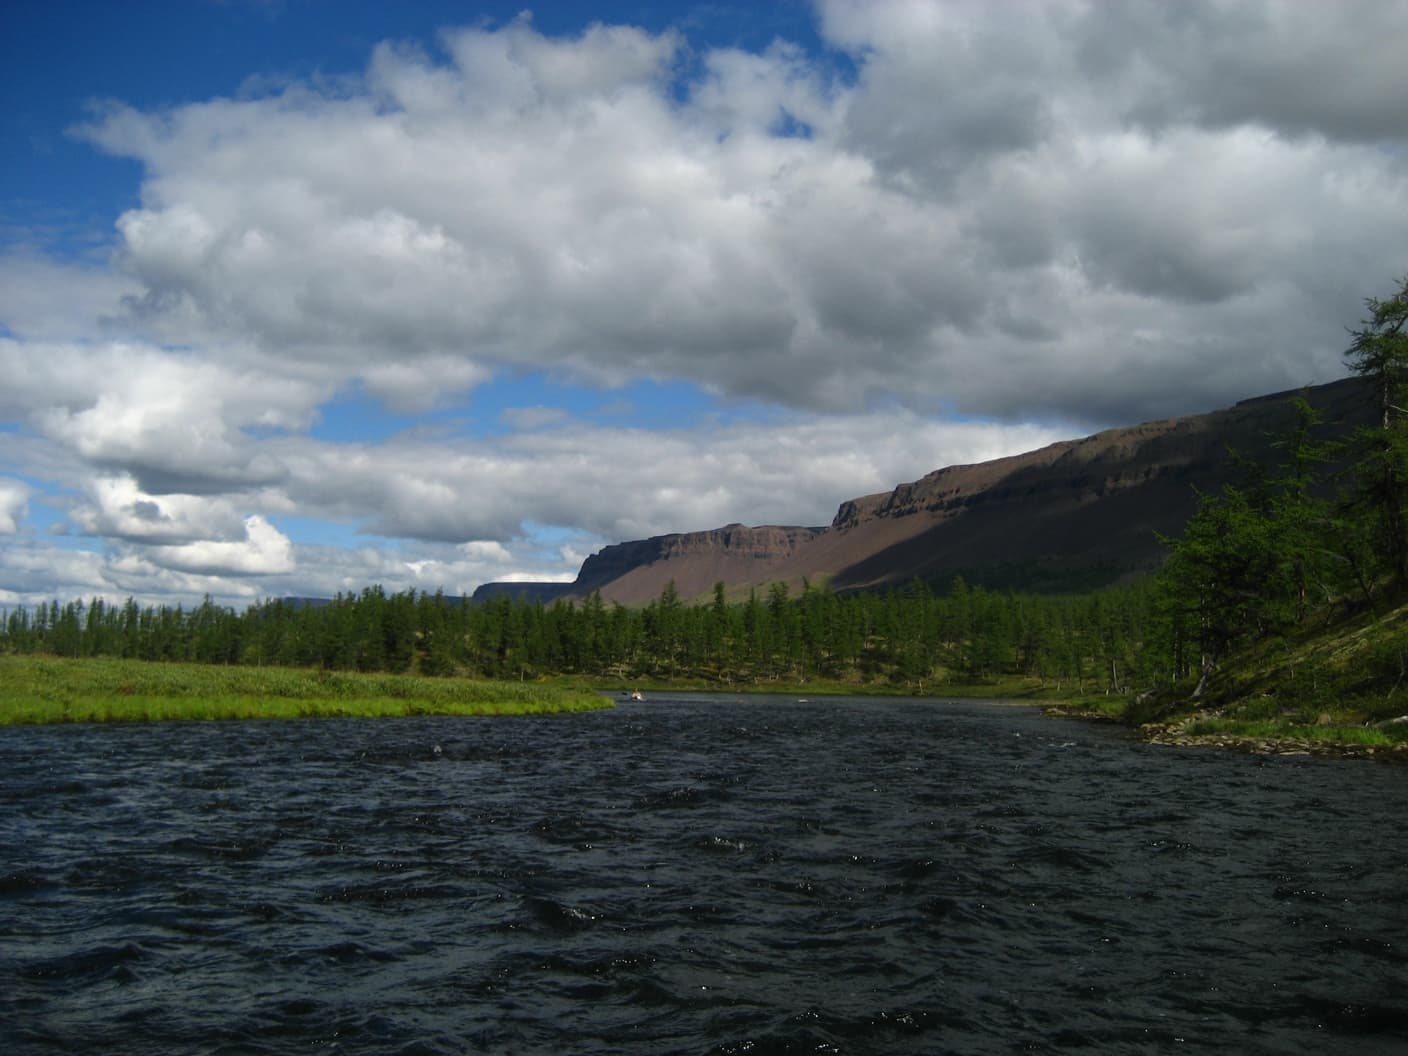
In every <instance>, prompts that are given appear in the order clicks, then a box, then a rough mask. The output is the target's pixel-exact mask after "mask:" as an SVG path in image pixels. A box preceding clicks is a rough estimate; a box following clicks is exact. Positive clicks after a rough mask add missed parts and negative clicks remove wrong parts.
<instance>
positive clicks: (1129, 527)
mask: <svg viewBox="0 0 1408 1056" xmlns="http://www.w3.org/2000/svg"><path fill="white" fill-rule="evenodd" d="M1363 392H1364V390H1363V388H1362V384H1361V383H1360V382H1359V381H1357V380H1356V379H1346V380H1344V381H1339V382H1334V383H1332V384H1329V385H1322V386H1318V387H1316V388H1312V389H1309V390H1306V392H1305V395H1306V396H1307V398H1308V399H1309V400H1310V402H1311V403H1312V404H1313V405H1314V406H1315V407H1316V408H1318V409H1319V410H1320V411H1321V412H1322V413H1323V414H1324V415H1325V417H1326V418H1327V419H1328V420H1329V421H1331V422H1333V423H1336V424H1335V425H1334V426H1333V427H1332V431H1333V432H1342V431H1343V430H1344V429H1346V428H1348V427H1351V426H1354V425H1358V424H1363V423H1365V422H1367V420H1368V417H1367V412H1368V409H1369V401H1368V400H1367V399H1365V397H1364V395H1363ZM1300 394H1301V393H1299V392H1286V393H1277V394H1275V395H1272V396H1263V397H1258V398H1256V399H1251V400H1243V401H1242V402H1241V403H1238V404H1237V405H1236V406H1234V407H1230V408H1227V409H1225V410H1220V411H1214V412H1212V413H1210V414H1201V415H1193V416H1190V417H1186V418H1171V419H1166V420H1164V421H1157V422H1146V423H1144V424H1143V425H1136V426H1130V427H1126V428H1119V429H1109V430H1106V431H1104V432H1101V433H1096V434H1095V435H1094V436H1089V437H1085V438H1084V439H1080V440H1067V441H1063V442H1061V443H1056V444H1051V445H1050V446H1048V447H1044V448H1042V449H1040V450H1038V451H1031V452H1028V453H1026V454H1022V455H1014V456H1012V457H1009V458H1001V459H996V460H994V461H991V462H982V463H978V464H976V465H967V466H949V467H948V468H946V469H940V470H937V471H936V472H933V473H930V474H928V475H927V476H924V477H921V478H920V479H919V480H917V481H913V482H912V483H908V484H901V485H899V486H898V487H897V488H895V489H894V490H893V491H890V492H884V493H880V494H877V495H867V496H864V497H861V498H857V499H851V500H849V501H847V502H843V503H842V504H841V506H840V508H839V509H838V510H837V513H836V517H835V519H834V520H833V521H832V523H831V525H830V526H829V527H826V528H797V527H776V526H764V527H757V528H748V527H745V526H743V525H741V524H733V525H728V526H727V527H724V528H719V529H715V530H713V531H707V532H688V533H683V534H677V535H666V536H656V537H654V538H651V539H644V540H639V541H635V542H628V543H618V544H616V545H614V546H608V547H606V548H604V549H603V550H601V551H600V552H598V553H596V554H593V555H592V556H591V557H589V558H588V559H587V560H586V561H585V562H584V563H583V565H582V570H581V572H580V573H579V575H578V577H577V580H576V581H575V582H574V583H570V584H552V585H549V584H531V585H529V584H486V585H485V586H483V587H481V588H480V589H479V590H478V591H476V592H475V597H476V598H482V597H487V596H492V595H494V594H500V593H519V592H523V593H526V594H528V596H531V597H537V598H543V599H544V600H547V599H548V598H551V597H577V598H580V597H585V596H586V595H587V594H589V593H591V591H593V590H600V591H601V595H602V597H603V598H604V599H606V600H608V601H619V602H621V603H623V604H627V605H629V604H640V603H643V602H646V601H649V600H650V599H652V598H656V597H658V596H659V595H660V592H661V591H662V590H663V589H664V588H665V585H666V584H667V583H669V582H671V581H673V582H674V584H675V587H676V589H677V590H678V591H679V593H680V595H681V596H682V597H684V598H686V599H689V598H697V597H702V596H704V595H706V594H707V593H708V592H709V591H711V590H712V589H713V585H714V584H715V583H717V582H719V581H720V580H722V581H723V582H724V583H725V584H727V586H728V588H729V593H730V595H731V596H733V597H735V598H736V597H739V596H740V595H746V593H747V591H748V590H749V589H750V588H753V587H765V586H767V585H768V584H770V583H773V582H777V581H781V582H785V583H787V584H789V586H791V587H793V588H794V589H796V588H798V587H800V585H801V581H802V579H803V578H804V577H805V578H809V579H810V580H811V581H812V582H814V583H816V582H821V581H827V582H829V583H830V584H831V586H832V587H833V588H834V589H837V590H847V589H865V588H874V587H884V586H888V585H891V584H896V583H903V582H906V581H908V580H910V579H913V578H915V577H919V578H921V579H926V580H931V581H946V580H947V579H949V578H951V577H952V576H954V575H957V574H962V575H964V576H966V577H968V578H969V579H970V580H973V581H978V582H987V583H989V584H992V585H1000V586H1013V587H1025V588H1029V589H1042V588H1061V587H1076V586H1080V587H1088V586H1092V585H1096V584H1098V583H1101V582H1110V581H1112V580H1114V579H1117V578H1119V577H1121V576H1125V575H1129V574H1132V573H1136V572H1139V571H1142V570H1145V569H1148V568H1151V567H1153V566H1154V565H1155V564H1156V563H1157V562H1158V561H1159V560H1160V558H1161V556H1162V553H1163V547H1162V545H1161V544H1160V543H1159V541H1158V533H1163V534H1165V535H1168V534H1176V533H1177V532H1179V531H1180V530H1181V529H1182V526H1183V524H1184V523H1185V522H1186V521H1187V519H1188V517H1189V516H1190V515H1191V514H1192V512H1193V510H1194V508H1195V506H1196V503H1197V496H1196V492H1195V490H1194V489H1195V488H1197V489H1201V490H1204V491H1210V490H1216V489H1217V488H1218V487H1220V486H1221V485H1222V484H1223V483H1224V482H1225V481H1226V480H1228V479H1229V473H1230V472H1231V471H1230V470H1229V468H1228V465H1227V451H1228V448H1229V447H1231V448H1234V449H1236V450H1237V451H1239V452H1240V453H1241V454H1243V455H1244V456H1246V457H1249V458H1254V459H1257V460H1259V461H1263V462H1267V461H1270V460H1272V457H1273V454H1274V452H1273V451H1272V448H1271V440H1270V437H1271V435H1274V434H1277V433H1281V432H1284V431H1285V430H1286V429H1287V428H1289V426H1290V425H1291V424H1292V423H1293V421H1294V411H1293V408H1292V403H1291V401H1292V399H1293V398H1294V397H1295V396H1297V395H1300Z"/></svg>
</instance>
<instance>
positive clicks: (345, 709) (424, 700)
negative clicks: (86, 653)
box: [0, 656, 610, 725]
mask: <svg viewBox="0 0 1408 1056" xmlns="http://www.w3.org/2000/svg"><path fill="white" fill-rule="evenodd" d="M609 706H610V702H609V701H607V700H605V699H604V698H603V697H601V696H599V695H598V694H595V693H590V692H586V691H573V690H570V689H565V688H561V687H553V686H542V685H535V684H533V683H519V682H486V681H478V680H466V679H457V678H422V677H417V676H411V675H384V674H382V675H362V674H356V673H353V672H344V671H317V670H304V669H299V668H281V667H222V666H215V665H204V664H174V663H146V662H143V661H140V660H109V659H93V660H60V659H53V658H47V657H20V656H0V725H18V724H32V723H52V722H151V721H159V720H167V719H179V720H192V719H194V720H211V719H299V718H322V717H330V716H359V717H384V716H406V715H528V714H542V713H547V712H559V711H585V710H589V709H592V708H600V707H609Z"/></svg>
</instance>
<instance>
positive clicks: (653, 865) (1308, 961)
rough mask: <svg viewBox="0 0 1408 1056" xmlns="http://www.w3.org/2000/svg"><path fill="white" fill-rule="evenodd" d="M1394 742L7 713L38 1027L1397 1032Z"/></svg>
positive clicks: (993, 730)
mask: <svg viewBox="0 0 1408 1056" xmlns="http://www.w3.org/2000/svg"><path fill="white" fill-rule="evenodd" d="M1405 817H1408V767H1403V766H1400V765H1389V764H1384V763H1375V762H1371V761H1359V760H1341V761H1332V760H1323V759H1313V758H1297V757H1257V756H1250V755H1243V754H1237V753H1232V752H1223V751H1217V750H1198V749H1178V748H1168V747H1160V746H1155V745H1147V744H1143V743H1140V742H1138V741H1136V740H1135V739H1133V738H1132V737H1131V736H1130V735H1129V734H1128V733H1127V732H1124V731H1122V730H1120V729H1118V728H1115V727H1109V726H1102V725H1091V724H1083V723H1079V722H1075V721H1069V720H1057V719H1050V718H1046V717H1044V716H1042V715H1040V714H1038V713H1036V712H1035V711H1033V710H1031V709H1027V708H1020V707H1010V706H1002V705H995V704H983V703H974V702H944V701H936V700H926V701H917V700H895V699H859V698H852V699H823V700H818V701H813V702H804V701H797V700H795V699H774V698H758V697H754V698H741V697H726V696H717V695H698V694H696V695H683V694H681V695H678V696H672V697H668V698H666V697H659V698H652V699H648V700H647V701H645V702H643V703H622V704H620V705H619V706H618V707H616V708H615V709H613V710H610V711H604V712H595V713H588V714H578V715H564V716H547V717H536V718H485V719H466V718H419V719H381V720H353V719H348V720H312V721H306V722H290V721H286V722H232V723H169V724H157V725H120V726H51V727H30V728H9V729H3V730H0V1038H3V1048H4V1051H5V1052H6V1053H9V1054H30V1053H74V1052H94V1053H98V1052H101V1053H151V1054H166V1053H172V1054H174V1053H193V1052H199V1053H222V1054H223V1053H230V1054H235V1053H241V1054H243V1053H249V1054H259V1053H285V1052H309V1051H314V1052H319V1051H331V1052H338V1053H378V1054H379V1053H400V1054H404V1056H413V1054H427V1056H428V1054H440V1053H466V1052H473V1053H573V1054H598V1053H599V1054H606V1053H640V1054H647V1053H648V1054H660V1053H697V1054H733V1053H737V1054H744V1053H747V1054H761V1053H802V1052H807V1053H818V1052H819V1053H891V1052H894V1053H916V1052H923V1053H950V1052H951V1053H963V1054H974V1053H976V1054H981V1053H1021V1052H1049V1051H1078V1050H1085V1051H1090V1052H1100V1053H1151V1052H1179V1053H1188V1052H1214V1051H1216V1052H1234V1051H1235V1052H1239V1053H1267V1054H1271V1053H1275V1054H1287V1053H1314V1054H1316V1056H1326V1054H1330V1053H1339V1052H1343V1053H1360V1052H1384V1051H1408V914H1405V907H1408V844H1406V843H1405V841H1404V838H1403V822H1404V819H1405Z"/></svg>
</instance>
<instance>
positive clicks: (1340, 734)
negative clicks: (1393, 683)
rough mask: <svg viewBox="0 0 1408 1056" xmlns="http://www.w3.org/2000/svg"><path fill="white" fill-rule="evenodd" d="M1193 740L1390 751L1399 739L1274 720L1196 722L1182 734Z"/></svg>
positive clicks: (1348, 728) (1365, 728) (1353, 729)
mask: <svg viewBox="0 0 1408 1056" xmlns="http://www.w3.org/2000/svg"><path fill="white" fill-rule="evenodd" d="M1183 732H1184V733H1186V734H1189V735H1190V736H1194V737H1200V736H1210V735H1216V734H1227V735H1231V736H1234V737H1249V738H1254V739H1264V740H1285V739H1291V740H1300V741H1321V742H1325V743H1328V744H1338V745H1344V746H1346V747H1356V748H1392V747H1393V746H1395V745H1397V744H1401V743H1402V742H1403V740H1404V738H1403V737H1402V736H1394V734H1393V733H1392V732H1388V731H1385V730H1379V729H1374V728H1373V727H1370V726H1341V725H1333V724H1328V725H1319V724H1314V725H1307V724H1298V723H1293V722H1285V721H1280V720H1276V719H1260V720H1247V719H1200V720H1198V721H1196V722H1192V723H1189V725H1188V726H1187V728H1186V729H1185V730H1184V731H1183Z"/></svg>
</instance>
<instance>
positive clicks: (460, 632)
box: [0, 579, 1172, 692]
mask: <svg viewBox="0 0 1408 1056" xmlns="http://www.w3.org/2000/svg"><path fill="white" fill-rule="evenodd" d="M1159 619H1160V616H1159V613H1158V611H1157V605H1156V597H1155V594H1154V591H1153V590H1152V589H1151V587H1150V586H1149V585H1148V584H1144V585H1139V584H1136V585H1133V586H1130V587H1125V588H1118V589H1114V590H1107V591H1104V592H1100V593H1096V594H1090V595H1084V596H1040V595H1027V594H1017V593H1012V592H1008V593H997V592H989V591H987V590H984V589H983V588H982V587H969V586H968V585H967V584H966V583H965V582H964V581H963V580H962V579H958V580H956V581H954V582H953V583H952V584H951V585H950V588H949V589H948V590H947V592H945V593H937V592H935V591H934V590H933V589H932V588H930V587H929V586H928V585H927V584H924V583H922V582H919V581H915V582H914V583H911V584H909V585H908V586H906V587H903V588H900V589H895V590H890V591H887V592H884V593H864V594H836V593H833V592H831V591H830V590H827V589H826V588H825V587H814V586H812V585H810V584H805V583H804V585H803V588H802V590H801V591H800V593H797V594H794V593H793V592H792V591H791V590H789V588H788V587H787V585H786V584H784V583H774V584H772V585H771V586H770V587H769V588H768V589H767V590H765V591H763V592H761V593H760V592H758V591H756V590H755V591H753V592H751V593H750V596H749V598H748V599H747V601H745V602H742V603H730V602H729V601H727V600H726V597H725V588H724V584H722V583H719V584H718V585H717V586H716V587H715V589H714V593H713V598H712V600H711V601H710V602H708V603H707V604H689V603H686V602H685V601H684V600H683V599H682V598H681V597H680V595H679V593H678V592H677V591H676V589H675V587H674V585H673V584H669V585H667V586H666V587H665V589H664V590H663V591H662V592H661V595H660V596H659V597H658V598H656V599H655V600H653V601H651V602H650V603H649V604H647V605H645V606H643V607H634V608H628V607H625V606H622V605H619V604H607V603H605V602H604V601H603V600H602V598H601V595H600V594H599V593H593V594H592V595H591V596H590V597H588V598H587V599H585V600H584V601H582V602H581V603H576V602H573V601H556V602H554V603H552V604H551V605H547V606H545V605H543V604H542V603H540V602H533V601H526V600H522V599H511V598H509V597H506V596H500V597H496V598H492V599H490V600H488V601H485V602H482V603H470V602H466V601H464V600H463V599H460V598H449V597H446V596H445V595H444V594H442V593H435V594H430V593H417V592H415V591H414V590H411V591H406V592H404V593H387V592H386V591H384V590H383V589H382V588H380V587H370V588H368V589H366V590H364V591H362V592H361V593H360V594H355V595H339V596H338V597H336V598H334V599H332V600H331V601H330V602H328V603H326V604H318V605H310V604H300V603H293V602H289V601H283V600H271V601H264V602H260V603H257V604H255V605H252V606H250V607H249V608H248V609H246V610H244V611H243V612H236V611H234V610H233V609H230V608H227V607H224V606H220V605H217V604H215V603H214V602H213V601H211V600H210V599H209V598H207V599H206V600H205V601H204V602H202V603H201V604H200V605H198V606H195V607H193V608H190V609H184V608H182V607H181V606H174V607H173V606H146V607H141V606H138V605H137V603H136V602H135V601H133V600H131V599H128V600H127V601H126V602H125V603H124V604H121V605H112V604H107V603H105V602H104V601H103V600H102V599H100V598H94V599H92V600H91V601H89V602H87V603H84V602H82V601H72V602H69V603H67V604H65V605H60V604H59V603H58V602H57V601H54V602H50V603H49V604H47V605H40V606H37V607H35V608H34V609H33V610H30V609H27V608H17V609H14V610H13V611H11V612H10V613H9V614H8V616H7V617H6V618H5V619H4V620H3V622H0V650H6V651H11V652H21V653H48V654H53V655H58V656H73V657H79V656H115V657H129V658H138V659H146V660H158V661H159V660H180V661H195V662H202V663H219V664H270V665H290V666H307V667H322V668H326V669H330V670H359V671H390V672H410V671H414V672H418V673H421V674H427V675H467V676H476V677H488V678H500V679H502V678H508V679H526V678H537V677H539V676H543V675H557V674H569V675H570V674H577V675H585V676H589V677H592V678H596V679H608V680H610V679H619V680H620V681H621V683H622V684H623V685H626V684H629V683H631V682H632V681H634V680H638V679H674V680H692V681H703V682H707V683H710V684H717V685H744V684H767V683H770V682H786V683H805V682H807V681H809V680H812V679H818V678H820V679H827V680H832V681H841V682H853V683H856V684H875V683H888V684H891V685H898V686H906V687H910V688H912V689H914V690H915V691H916V692H922V691H924V690H926V689H937V688H939V687H940V686H941V685H942V684H943V683H945V682H975V681H976V682H981V681H985V680H989V679H996V678H1001V677H1007V676H1013V675H1027V676H1032V677H1036V678H1039V679H1042V680H1045V681H1050V682H1053V683H1056V684H1057V685H1058V686H1059V685H1060V684H1069V685H1071V686H1074V687H1076V688H1084V689H1087V690H1098V689H1102V688H1103V689H1113V690H1120V691H1123V690H1124V689H1126V688H1128V687H1131V686H1133V685H1136V684H1139V685H1143V684H1147V683H1150V682H1156V681H1158V680H1159V678H1160V677H1163V678H1165V679H1167V678H1169V677H1171V676H1172V669H1171V667H1169V665H1168V664H1167V662H1164V664H1163V667H1164V670H1163V671H1162V672H1160V670H1159V661H1158V660H1157V659H1156V657H1155V654H1154V652H1152V651H1151V650H1150V649H1149V643H1150V642H1151V641H1152V640H1155V639H1156V638H1157V637H1158V636H1157V634H1156V633H1155V631H1154V625H1155V624H1156V623H1157V622H1158V620H1159Z"/></svg>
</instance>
